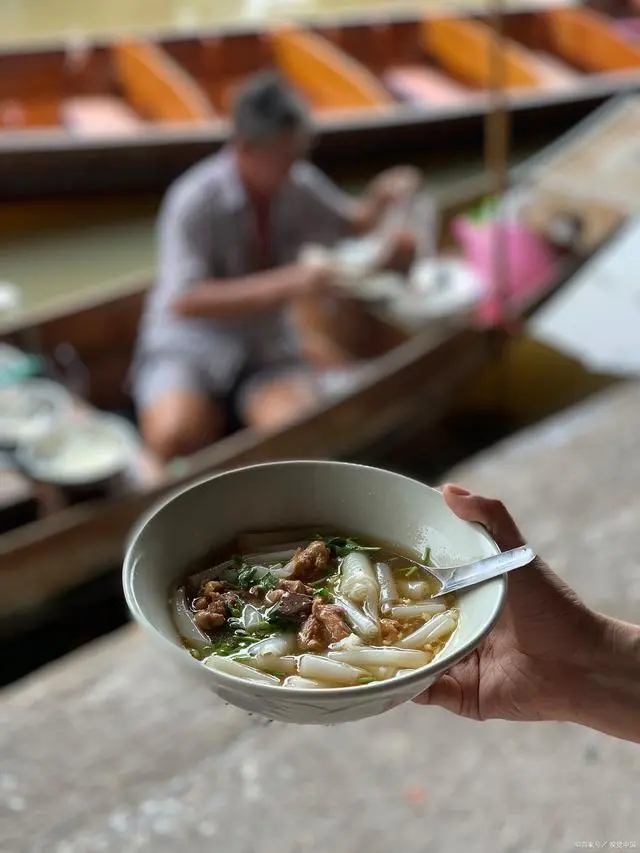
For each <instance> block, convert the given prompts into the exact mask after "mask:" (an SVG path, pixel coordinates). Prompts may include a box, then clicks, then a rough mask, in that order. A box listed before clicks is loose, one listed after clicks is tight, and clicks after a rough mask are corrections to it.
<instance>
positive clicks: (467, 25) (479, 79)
mask: <svg viewBox="0 0 640 853" xmlns="http://www.w3.org/2000/svg"><path fill="white" fill-rule="evenodd" d="M493 38H494V36H493V32H492V30H491V29H490V27H488V26H487V25H486V24H484V23H482V22H481V21H472V20H463V19H460V18H433V19H429V18H425V19H424V20H423V22H422V30H421V43H422V46H423V48H424V50H425V51H426V53H427V54H428V55H429V56H431V57H433V58H434V59H436V61H437V62H438V63H439V65H440V66H441V67H442V68H443V69H444V70H445V71H448V72H449V73H451V74H452V75H453V76H454V77H455V78H456V79H458V80H460V81H462V82H463V83H466V84H468V85H470V86H474V87H476V88H482V89H484V88H487V87H488V86H489V85H490V84H491V80H492V67H491V44H492V39H493ZM505 76H506V80H505V82H506V85H507V87H508V88H510V89H513V88H526V87H536V86H539V85H540V83H541V80H540V75H539V73H538V72H537V70H536V68H535V66H534V64H533V63H532V62H531V61H530V58H529V52H528V51H527V50H526V49H525V48H523V47H520V45H517V44H515V43H514V42H509V41H508V43H507V47H506V56H505Z"/></svg>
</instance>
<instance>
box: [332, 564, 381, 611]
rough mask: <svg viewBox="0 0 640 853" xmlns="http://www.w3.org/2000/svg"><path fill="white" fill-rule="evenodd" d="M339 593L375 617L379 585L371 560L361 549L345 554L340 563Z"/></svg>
mask: <svg viewBox="0 0 640 853" xmlns="http://www.w3.org/2000/svg"><path fill="white" fill-rule="evenodd" d="M340 594H341V595H342V596H344V597H345V598H348V599H349V600H350V601H352V602H353V603H354V604H360V605H363V606H364V607H365V610H366V611H367V612H368V613H369V615H371V616H372V617H373V618H375V617H376V614H377V610H378V599H379V597H380V587H379V585H378V581H377V579H376V575H375V572H374V570H373V566H372V564H371V560H370V559H369V558H368V557H367V555H366V554H364V553H363V552H362V551H353V552H351V553H350V554H347V555H346V557H344V558H343V560H342V562H341V563H340Z"/></svg>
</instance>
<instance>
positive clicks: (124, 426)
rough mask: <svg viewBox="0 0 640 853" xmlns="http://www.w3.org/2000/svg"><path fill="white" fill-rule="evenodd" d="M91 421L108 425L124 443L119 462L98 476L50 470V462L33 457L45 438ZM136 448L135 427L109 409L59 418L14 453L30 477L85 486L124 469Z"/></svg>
mask: <svg viewBox="0 0 640 853" xmlns="http://www.w3.org/2000/svg"><path fill="white" fill-rule="evenodd" d="M86 424H91V425H98V426H100V427H106V429H107V430H108V432H110V433H111V435H113V436H115V437H116V438H117V439H118V440H119V441H120V443H121V447H122V454H121V456H120V457H119V459H118V461H116V462H114V463H113V464H111V465H109V466H107V467H105V469H104V470H103V471H101V472H100V473H99V474H98V475H97V476H95V477H89V478H86V477H83V476H82V475H81V474H78V475H76V476H74V475H73V474H67V475H56V474H55V473H53V474H52V473H51V469H50V468H49V467H48V466H47V464H46V463H45V464H42V463H40V462H38V461H37V459H36V458H35V456H34V451H35V450H36V448H37V446H38V445H39V444H40V442H42V441H47V439H50V438H51V437H52V436H55V435H56V433H59V432H60V431H61V430H64V431H66V430H68V429H69V428H73V427H80V428H81V427H82V426H83V425H86ZM136 450H137V434H136V432H135V429H134V428H133V427H131V426H130V425H129V423H128V422H127V421H126V420H124V418H121V417H119V416H118V415H113V414H111V413H109V412H100V411H95V412H93V411H89V412H82V413H80V414H78V416H77V417H66V418H65V417H63V418H62V419H61V420H59V421H57V422H56V423H55V425H54V426H53V427H52V429H50V430H48V431H47V432H45V433H43V434H42V435H38V436H37V437H36V438H33V439H27V440H25V441H22V442H20V443H19V444H18V446H17V448H16V450H15V456H16V459H17V460H18V462H19V464H20V465H21V467H23V468H24V470H25V471H27V472H28V473H29V476H31V477H34V478H35V479H38V480H42V481H43V482H47V483H51V484H52V485H56V486H63V487H64V486H85V485H91V484H92V483H100V482H103V481H104V480H108V479H109V478H110V477H114V476H116V475H117V474H119V473H121V472H122V471H124V470H125V469H126V467H127V465H128V464H129V462H130V461H131V460H132V458H133V457H134V455H135V452H136Z"/></svg>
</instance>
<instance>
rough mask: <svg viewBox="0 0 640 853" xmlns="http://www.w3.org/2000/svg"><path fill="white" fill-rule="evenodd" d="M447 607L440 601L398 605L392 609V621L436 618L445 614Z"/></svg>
mask: <svg viewBox="0 0 640 853" xmlns="http://www.w3.org/2000/svg"><path fill="white" fill-rule="evenodd" d="M445 610H446V607H445V605H444V604H441V603H440V602H438V601H421V602H419V603H418V602H416V603H415V604H398V605H397V606H396V607H392V608H391V618H392V619H415V618H416V617H417V616H435V615H436V613H444V611H445Z"/></svg>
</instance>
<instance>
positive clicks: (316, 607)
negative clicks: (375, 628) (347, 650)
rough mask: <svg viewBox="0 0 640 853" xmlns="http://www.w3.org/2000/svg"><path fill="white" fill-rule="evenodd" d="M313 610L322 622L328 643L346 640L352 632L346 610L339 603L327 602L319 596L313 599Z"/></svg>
mask: <svg viewBox="0 0 640 853" xmlns="http://www.w3.org/2000/svg"><path fill="white" fill-rule="evenodd" d="M311 612H312V614H313V615H314V616H316V617H317V618H318V619H319V620H320V622H322V626H323V628H324V633H325V637H326V640H327V645H330V644H331V643H337V642H338V641H339V640H344V638H345V637H348V636H349V634H350V633H351V629H350V628H349V626H348V625H347V623H346V620H345V618H344V610H343V609H342V607H339V606H338V605H337V604H327V603H326V602H325V601H324V599H322V598H319V597H318V598H315V599H314V600H313V607H312V609H311Z"/></svg>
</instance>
